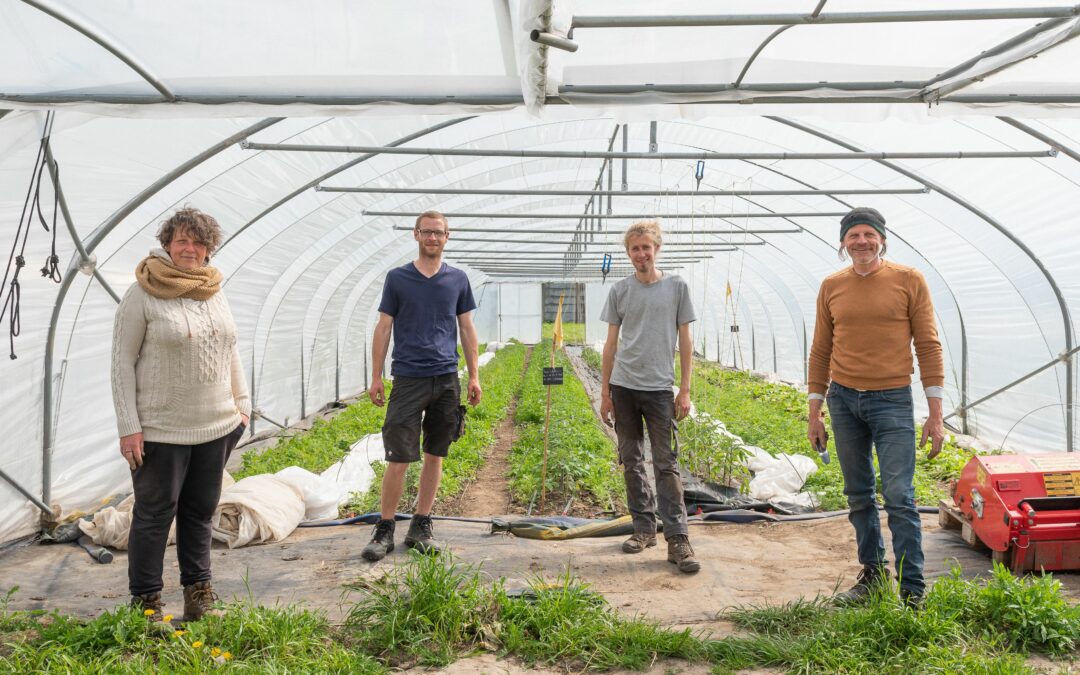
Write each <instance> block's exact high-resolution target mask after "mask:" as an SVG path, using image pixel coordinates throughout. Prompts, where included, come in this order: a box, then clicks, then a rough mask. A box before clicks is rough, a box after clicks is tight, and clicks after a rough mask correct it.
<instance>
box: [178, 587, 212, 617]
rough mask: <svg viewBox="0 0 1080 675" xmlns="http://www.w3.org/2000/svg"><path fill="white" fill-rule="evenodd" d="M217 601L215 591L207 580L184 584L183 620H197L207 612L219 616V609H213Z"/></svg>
mask: <svg viewBox="0 0 1080 675" xmlns="http://www.w3.org/2000/svg"><path fill="white" fill-rule="evenodd" d="M217 601H218V596H217V593H215V592H214V587H213V586H212V585H211V584H210V582H209V581H199V582H197V583H194V584H191V585H190V586H184V621H198V620H199V619H201V618H203V617H204V616H206V615H207V614H209V615H210V616H221V611H220V610H217V609H214V603H215V602H217Z"/></svg>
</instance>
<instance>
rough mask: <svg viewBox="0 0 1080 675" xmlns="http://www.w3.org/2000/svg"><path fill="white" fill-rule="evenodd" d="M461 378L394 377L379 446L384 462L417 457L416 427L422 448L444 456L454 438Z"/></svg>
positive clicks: (438, 455)
mask: <svg viewBox="0 0 1080 675" xmlns="http://www.w3.org/2000/svg"><path fill="white" fill-rule="evenodd" d="M460 400H461V382H460V381H459V380H458V374H457V373H456V372H454V373H447V374H445V375H436V376H435V377H402V376H400V375H397V376H395V377H394V386H393V388H392V389H391V390H390V401H389V402H388V403H387V408H386V420H385V421H384V422H383V427H382V436H383V447H384V448H385V450H386V461H388V462H418V461H420V431H421V429H422V430H423V432H424V452H425V453H427V454H429V455H434V456H435V457H446V455H447V454H448V453H449V451H450V443H451V442H453V441H454V440H456V438H457V429H458V424H459V420H458V406H459V405H460V403H459V402H460Z"/></svg>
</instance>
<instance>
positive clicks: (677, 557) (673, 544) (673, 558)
mask: <svg viewBox="0 0 1080 675" xmlns="http://www.w3.org/2000/svg"><path fill="white" fill-rule="evenodd" d="M667 560H668V562H669V563H675V564H676V565H678V566H679V571H680V572H686V573H687V574H689V573H691V572H697V571H698V570H699V569H701V563H699V562H698V561H697V559H696V558H695V557H694V549H693V548H692V547H691V546H690V537H688V536H686V535H685V534H676V535H673V536H671V537H670V538H668V540H667Z"/></svg>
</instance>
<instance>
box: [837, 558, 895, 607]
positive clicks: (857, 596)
mask: <svg viewBox="0 0 1080 675" xmlns="http://www.w3.org/2000/svg"><path fill="white" fill-rule="evenodd" d="M888 580H889V570H887V569H885V568H884V567H882V566H880V565H865V566H864V567H863V568H862V571H860V572H859V576H858V577H857V578H856V580H855V585H854V586H852V587H851V588H849V589H848V590H846V591H844V592H843V593H837V594H836V595H834V596H833V604H834V605H857V604H859V603H861V602H865V601H866V599H867V598H868V597H869V595H870V593H871V591H872V590H873V588H874V586H875V585H879V584H883V583H885V582H887V581H888Z"/></svg>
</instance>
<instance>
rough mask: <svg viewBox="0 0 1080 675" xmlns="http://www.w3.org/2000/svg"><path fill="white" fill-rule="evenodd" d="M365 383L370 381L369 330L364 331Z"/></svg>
mask: <svg viewBox="0 0 1080 675" xmlns="http://www.w3.org/2000/svg"><path fill="white" fill-rule="evenodd" d="M364 384H365V385H367V384H369V382H368V350H367V331H365V332H364Z"/></svg>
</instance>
